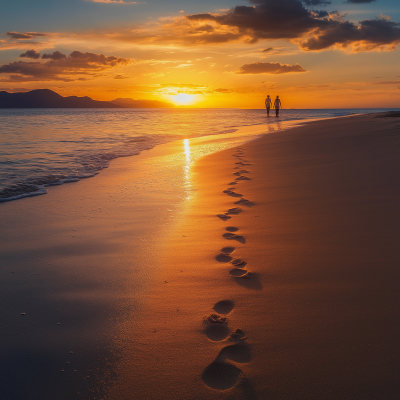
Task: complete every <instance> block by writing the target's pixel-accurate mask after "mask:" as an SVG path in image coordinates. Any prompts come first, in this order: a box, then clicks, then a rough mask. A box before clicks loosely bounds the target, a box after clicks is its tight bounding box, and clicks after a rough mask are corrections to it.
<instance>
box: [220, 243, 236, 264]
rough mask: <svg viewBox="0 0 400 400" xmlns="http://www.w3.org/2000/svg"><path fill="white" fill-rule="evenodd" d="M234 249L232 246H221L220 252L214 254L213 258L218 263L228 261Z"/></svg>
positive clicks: (230, 259)
mask: <svg viewBox="0 0 400 400" xmlns="http://www.w3.org/2000/svg"><path fill="white" fill-rule="evenodd" d="M234 251H235V248H234V247H223V248H222V249H221V252H220V253H219V254H218V255H216V256H215V259H216V260H217V261H218V262H220V263H228V262H229V261H232V257H231V256H230V255H231V253H233V252H234Z"/></svg>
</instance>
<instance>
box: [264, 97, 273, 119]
mask: <svg viewBox="0 0 400 400" xmlns="http://www.w3.org/2000/svg"><path fill="white" fill-rule="evenodd" d="M271 105H272V100H271V97H269V95H267V98H266V99H265V108H266V109H267V116H268V117H269V110H270V109H271Z"/></svg>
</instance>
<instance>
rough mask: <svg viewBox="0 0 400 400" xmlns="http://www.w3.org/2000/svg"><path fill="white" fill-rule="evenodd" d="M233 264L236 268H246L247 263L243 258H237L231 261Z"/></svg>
mask: <svg viewBox="0 0 400 400" xmlns="http://www.w3.org/2000/svg"><path fill="white" fill-rule="evenodd" d="M231 264H232V265H233V266H235V267H236V268H243V267H245V266H246V264H247V262H246V261H245V260H242V259H241V258H235V259H234V260H232V261H231Z"/></svg>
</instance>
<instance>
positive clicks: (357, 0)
mask: <svg viewBox="0 0 400 400" xmlns="http://www.w3.org/2000/svg"><path fill="white" fill-rule="evenodd" d="M373 1H375V0H347V1H346V2H345V3H352V4H363V3H372V2H373Z"/></svg>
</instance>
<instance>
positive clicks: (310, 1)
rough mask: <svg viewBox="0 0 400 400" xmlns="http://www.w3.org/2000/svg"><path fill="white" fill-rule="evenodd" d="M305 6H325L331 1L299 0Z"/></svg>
mask: <svg viewBox="0 0 400 400" xmlns="http://www.w3.org/2000/svg"><path fill="white" fill-rule="evenodd" d="M301 1H302V2H303V3H304V4H305V5H306V6H323V7H324V6H327V5H328V4H332V2H331V1H324V0H301Z"/></svg>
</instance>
